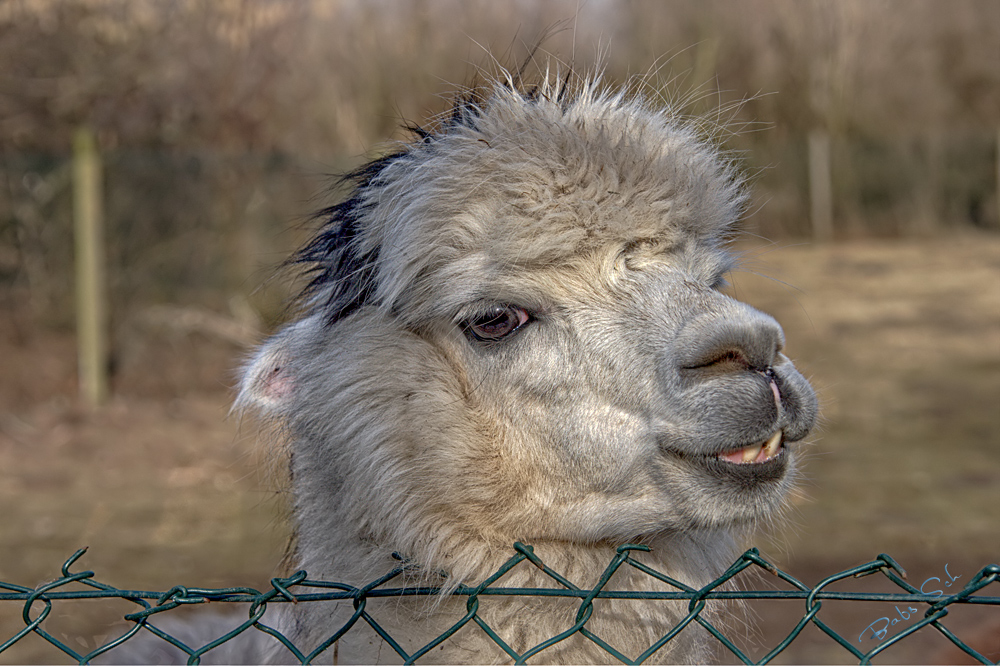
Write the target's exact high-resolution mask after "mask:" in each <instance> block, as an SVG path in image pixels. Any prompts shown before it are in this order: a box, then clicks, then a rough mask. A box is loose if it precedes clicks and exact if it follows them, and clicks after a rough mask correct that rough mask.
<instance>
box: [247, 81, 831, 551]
mask: <svg viewBox="0 0 1000 666" xmlns="http://www.w3.org/2000/svg"><path fill="white" fill-rule="evenodd" d="M570 87H571V86H567V85H565V84H564V83H562V82H560V83H553V84H543V85H541V86H539V87H537V88H534V89H532V90H531V91H529V92H525V91H522V90H517V89H516V87H515V86H509V85H502V84H497V85H495V86H494V87H493V88H492V89H491V90H490V91H489V92H488V93H487V94H483V95H477V96H470V97H469V98H468V99H466V100H464V101H462V102H460V103H459V104H458V105H457V106H456V109H455V112H454V113H453V115H452V116H451V117H450V118H449V119H448V120H445V121H443V122H442V123H441V124H440V126H439V127H437V128H436V129H435V130H433V131H428V132H424V131H418V134H419V139H418V140H417V141H415V142H413V143H412V144H408V145H405V146H403V147H402V148H401V149H400V150H399V151H398V152H396V153H393V154H391V155H388V156H386V157H383V158H381V159H378V160H375V161H374V162H372V163H370V164H369V165H367V166H365V167H363V168H362V169H360V170H359V171H358V172H356V173H355V174H353V176H352V180H351V182H352V188H353V189H352V191H351V193H350V195H349V196H348V197H347V198H346V199H345V200H344V201H343V202H342V203H340V204H338V205H336V206H334V207H333V208H331V209H329V210H328V211H327V212H326V216H327V221H326V224H325V226H324V227H323V229H322V230H321V231H320V233H319V234H318V235H317V236H316V238H315V239H314V240H313V241H312V242H311V243H310V244H309V245H308V246H307V247H306V248H305V249H304V250H303V252H302V254H301V255H300V258H301V259H302V261H304V262H307V263H308V264H309V265H310V268H311V269H312V270H313V271H314V274H313V275H314V280H313V282H312V284H311V286H310V287H309V289H308V291H307V300H306V312H305V313H304V315H303V316H302V318H300V319H299V320H298V321H296V322H294V323H292V324H291V325H289V326H288V327H287V328H285V329H284V330H283V331H281V332H279V333H278V334H276V335H275V336H274V337H273V338H272V339H271V340H269V341H268V342H267V343H265V345H264V346H263V347H262V349H261V350H260V352H259V353H258V355H257V357H256V359H255V360H254V361H253V362H252V363H251V365H250V366H249V367H248V369H247V372H246V376H245V379H244V385H243V393H242V397H241V400H242V402H243V403H244V404H247V405H250V406H256V407H257V408H259V409H260V410H261V411H263V412H266V413H267V414H270V415H272V416H273V417H274V418H276V419H277V420H278V421H279V422H280V423H281V424H282V425H283V426H284V429H285V432H286V433H287V437H288V440H289V446H290V452H291V456H292V474H293V479H294V480H293V485H294V491H295V498H296V500H295V501H296V512H297V518H298V522H299V529H300V540H301V541H300V548H302V549H303V551H304V553H305V554H304V558H305V559H306V560H313V561H323V556H322V554H321V551H322V549H323V548H324V543H325V542H331V541H332V540H334V539H344V540H351V539H354V540H361V541H364V542H366V543H374V544H380V545H381V546H383V547H386V548H391V549H393V550H397V551H399V552H402V553H404V554H406V555H407V556H409V557H411V558H413V559H415V560H417V561H423V563H425V564H428V565H432V566H437V567H442V566H446V565H448V562H447V558H446V557H445V554H446V553H452V552H457V553H459V554H461V552H462V551H468V550H469V548H470V547H471V546H470V545H469V544H480V545H483V546H485V547H488V548H498V547H503V546H509V545H510V543H511V542H513V541H515V540H521V541H525V542H529V543H531V542H539V541H549V540H554V541H559V542H570V543H579V544H584V543H587V544H589V543H597V542H606V543H615V544H619V543H625V542H628V541H636V540H642V539H648V540H654V539H657V538H660V537H669V536H670V535H672V534H679V533H691V532H692V531H696V530H698V529H703V528H705V529H712V530H718V529H723V530H726V529H729V528H733V529H738V528H741V527H743V526H746V525H748V524H751V523H753V522H755V521H757V520H759V519H762V518H763V519H766V518H767V517H769V516H770V515H771V514H772V513H773V512H775V511H777V510H778V509H779V508H780V506H781V504H782V500H783V498H784V496H785V494H786V492H787V490H788V487H789V484H790V478H791V476H792V475H793V472H794V469H795V464H796V445H795V443H796V442H798V441H799V440H801V439H802V438H803V437H804V436H805V435H806V434H807V432H808V431H809V429H810V428H811V427H812V425H813V423H814V420H815V417H816V400H815V397H814V394H813V391H812V389H811V388H810V386H809V384H808V383H807V382H806V380H805V379H804V378H803V377H802V376H801V375H800V374H799V373H798V372H797V371H796V369H795V368H794V366H793V365H792V363H791V362H790V361H789V360H788V359H787V358H786V357H785V356H784V355H783V354H782V347H783V335H782V331H781V328H780V327H779V325H778V324H777V322H775V321H774V320H773V319H772V318H770V317H769V316H767V315H765V314H763V313H761V312H758V311H756V310H754V309H753V308H751V307H749V306H747V305H745V304H742V303H740V302H737V301H735V300H733V299H732V298H729V297H728V296H726V295H724V294H723V293H721V292H720V291H719V288H720V287H721V286H722V285H723V284H724V276H725V275H726V274H727V272H729V271H730V270H731V269H732V268H733V266H734V262H733V258H732V257H731V256H730V254H728V253H727V250H726V243H727V240H728V238H729V237H730V234H731V232H732V228H733V225H734V224H735V223H736V221H737V219H738V217H739V216H740V213H741V210H742V206H743V205H744V199H745V196H744V191H743V186H742V183H741V181H740V180H739V178H738V177H737V175H736V174H735V172H734V171H733V170H732V169H731V167H730V166H729V164H728V163H727V162H726V160H725V159H724V158H723V157H722V156H720V153H719V152H718V150H717V149H716V148H714V147H713V146H712V145H711V144H710V143H709V142H706V141H703V140H702V139H700V138H699V135H698V133H697V131H696V129H695V128H693V127H692V126H690V125H687V124H685V123H684V122H683V121H681V120H679V119H678V118H677V117H676V116H673V115H671V113H670V112H668V111H661V110H655V109H653V108H651V107H650V106H649V105H648V104H646V103H644V102H642V101H641V100H639V99H637V98H635V97H634V96H630V95H628V94H625V93H613V92H607V91H603V90H601V89H600V87H599V85H598V84H597V83H593V82H591V83H581V84H579V85H578V87H577V88H576V89H570ZM335 535H336V536H335ZM309 553H312V555H309ZM453 564H454V565H455V566H459V565H458V564H457V563H453Z"/></svg>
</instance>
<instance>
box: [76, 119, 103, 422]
mask: <svg viewBox="0 0 1000 666" xmlns="http://www.w3.org/2000/svg"><path fill="white" fill-rule="evenodd" d="M102 190H103V187H102V183H101V157H100V154H99V153H98V151H97V142H96V140H95V138H94V134H93V132H92V131H90V130H89V129H87V128H80V129H79V130H77V132H76V134H75V135H74V137H73V218H74V219H73V229H74V242H75V243H74V244H75V256H76V331H77V355H78V361H79V366H78V367H79V380H80V396H81V398H82V399H83V400H84V402H85V403H87V404H88V405H89V406H91V407H96V406H98V405H101V404H102V403H104V401H105V400H106V398H107V395H108V350H107V296H106V289H105V278H104V220H103V211H102V197H103V192H102Z"/></svg>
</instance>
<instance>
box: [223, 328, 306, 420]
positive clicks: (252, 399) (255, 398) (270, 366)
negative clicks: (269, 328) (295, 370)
mask: <svg viewBox="0 0 1000 666" xmlns="http://www.w3.org/2000/svg"><path fill="white" fill-rule="evenodd" d="M287 343H288V336H285V335H280V334H279V335H276V336H274V337H272V338H271V339H270V340H268V341H267V342H266V343H264V345H263V346H261V347H260V349H258V350H257V355H256V356H254V358H253V360H251V361H250V363H249V365H247V366H246V367H245V368H244V369H243V378H242V381H241V382H240V393H239V396H237V398H236V407H237V409H243V410H245V409H255V410H257V411H259V412H260V413H261V414H280V413H282V412H284V411H285V409H286V408H287V407H288V406H289V404H290V403H291V400H292V396H293V394H294V392H295V379H294V377H293V376H292V372H291V368H290V367H289V366H288V361H289V359H290V358H291V357H290V355H289V354H288V350H287Z"/></svg>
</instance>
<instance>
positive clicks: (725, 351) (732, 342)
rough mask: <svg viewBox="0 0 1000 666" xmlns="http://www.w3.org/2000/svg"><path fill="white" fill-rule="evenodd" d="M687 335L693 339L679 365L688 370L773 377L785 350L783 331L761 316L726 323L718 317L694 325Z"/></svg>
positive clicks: (760, 314) (731, 319)
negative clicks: (749, 373)
mask: <svg viewBox="0 0 1000 666" xmlns="http://www.w3.org/2000/svg"><path fill="white" fill-rule="evenodd" d="M741 314H742V313H741ZM685 333H687V334H689V335H690V336H691V338H689V339H690V340H691V344H690V347H689V353H688V354H685V355H684V357H683V359H682V362H681V363H680V365H681V367H682V368H684V369H687V370H693V369H707V370H711V371H712V372H713V373H714V372H743V371H747V370H751V371H756V372H760V373H763V374H765V375H767V376H768V377H771V375H768V373H772V374H773V371H772V370H771V368H772V366H773V365H774V364H775V362H776V361H777V360H778V356H779V354H780V353H781V348H782V347H783V346H784V339H783V334H782V332H781V327H780V326H778V323H777V322H776V321H774V320H773V319H771V318H770V317H768V316H767V315H764V314H762V313H759V312H751V313H749V315H748V316H745V317H740V318H730V319H729V320H728V321H724V322H720V321H719V319H718V318H717V317H710V318H706V319H702V320H699V321H696V322H692V324H690V325H689V326H688V327H686V330H685ZM684 337H687V336H686V335H685V336H684Z"/></svg>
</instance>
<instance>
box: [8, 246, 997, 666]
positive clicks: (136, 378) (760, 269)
mask: <svg viewBox="0 0 1000 666" xmlns="http://www.w3.org/2000/svg"><path fill="white" fill-rule="evenodd" d="M746 268H747V270H748V271H753V272H757V273H760V274H762V275H766V276H769V277H770V278H774V279H765V278H762V277H759V276H758V275H755V274H754V273H753V272H741V273H739V274H737V275H736V276H735V280H734V286H733V290H734V292H735V293H736V295H737V296H739V297H740V298H742V299H744V300H747V301H749V302H750V303H752V304H754V305H756V306H758V307H760V308H761V309H763V310H765V311H768V312H770V313H772V314H774V315H776V316H777V317H778V319H779V320H780V321H781V322H782V324H783V325H784V327H785V331H786V335H787V337H788V349H787V351H788V354H789V355H790V356H792V357H793V358H794V359H796V361H797V364H798V365H799V367H800V368H801V369H802V370H803V371H804V373H805V374H806V375H807V376H808V377H810V378H811V379H812V381H813V382H814V384H815V386H816V387H817V389H818V391H819V394H820V397H821V402H822V406H823V413H824V422H823V424H822V426H821V427H820V428H819V429H818V432H817V433H816V436H815V437H814V438H813V439H814V441H815V444H814V445H813V446H811V447H810V448H809V453H808V456H807V457H808V459H807V461H806V467H805V469H806V478H805V479H804V480H803V483H802V484H801V492H799V493H798V494H797V495H796V496H795V497H794V503H793V504H794V507H793V511H792V514H791V524H790V527H788V529H786V530H784V531H782V532H780V533H779V534H777V535H775V537H774V538H773V539H770V540H766V539H762V540H761V541H760V547H761V550H762V552H763V554H764V555H765V557H767V558H768V559H770V560H771V561H772V562H775V563H776V564H777V565H778V566H780V567H782V568H783V569H784V570H786V571H788V572H789V573H791V574H792V575H794V576H796V577H798V578H799V579H800V580H802V581H803V582H806V583H807V584H815V583H816V582H818V581H819V580H820V579H822V578H823V577H825V576H826V575H829V574H831V573H835V572H837V571H840V570H842V569H845V568H847V567H849V566H853V565H856V564H860V563H862V562H864V561H867V560H870V559H873V558H874V557H875V556H876V555H877V554H878V553H882V552H886V553H889V554H891V555H892V556H893V557H895V558H896V559H897V560H898V561H899V562H900V563H901V564H902V565H903V566H904V567H906V568H907V570H908V571H909V580H910V582H911V583H915V584H916V585H917V586H919V585H920V583H921V582H923V581H924V580H926V579H927V578H929V577H931V576H938V577H943V573H944V567H945V565H947V566H948V571H949V572H950V573H951V574H952V575H960V576H962V578H960V579H959V583H961V582H963V581H967V580H968V579H969V578H971V577H972V576H973V575H974V574H975V572H976V571H977V570H978V569H980V568H981V567H982V566H984V565H986V564H990V563H998V562H1000V528H998V527H997V525H998V524H1000V501H998V500H1000V434H998V433H1000V237H997V236H967V237H959V238H954V239H948V240H942V239H931V240H919V241H885V242H875V241H867V242H851V243H844V244H836V245H830V246H827V247H811V246H808V245H803V246H792V247H787V246H786V247H781V246H775V247H773V248H764V249H761V248H760V247H759V246H758V248H757V249H755V250H750V251H749V252H748V254H747V261H746ZM12 321H19V320H18V319H17V317H16V316H13V314H12V318H8V319H7V320H5V321H4V322H2V323H0V329H2V330H0V358H2V359H4V360H3V373H2V376H0V377H2V378H0V580H2V581H7V582H13V583H18V584H22V585H27V586H34V585H37V584H39V583H41V582H43V581H46V580H50V579H52V578H54V577H56V576H57V575H58V570H59V566H60V565H61V563H62V561H63V560H64V559H65V558H66V557H68V556H69V555H70V554H71V553H72V552H73V551H75V550H76V549H77V548H80V547H82V546H90V550H89V551H88V553H87V554H86V555H85V556H84V558H83V559H82V560H80V562H79V563H78V564H76V565H75V567H74V570H75V571H79V570H82V569H91V570H94V571H95V572H97V578H98V579H99V580H101V581H104V582H107V583H110V584H112V585H115V586H117V587H127V588H133V589H135V588H138V589H157V590H165V589H168V588H169V587H171V586H173V585H175V584H179V583H183V584H186V585H198V586H223V585H237V584H238V585H249V586H252V587H257V588H261V587H265V586H266V585H267V580H268V579H269V578H270V577H271V576H273V575H276V573H277V572H278V570H277V564H278V561H279V559H280V555H281V551H282V547H283V543H284V540H285V537H286V534H285V529H284V527H283V523H282V520H281V515H282V510H283V505H282V500H281V497H280V495H279V494H277V493H276V492H275V488H276V485H277V484H275V483H274V482H273V480H271V479H270V478H269V477H268V475H267V474H266V473H262V472H261V471H260V468H261V464H262V461H263V459H264V458H266V456H265V455H262V454H261V453H260V452H259V451H258V450H257V445H256V441H255V437H254V435H253V432H252V429H250V428H249V427H247V428H244V431H243V432H241V431H240V428H239V424H238V422H237V421H236V420H235V419H234V418H232V417H227V410H228V404H229V400H230V394H229V392H228V390H227V388H226V386H227V384H229V383H230V377H231V373H230V369H231V368H232V367H234V366H235V365H236V364H237V363H238V359H239V357H240V355H241V351H240V350H238V349H237V348H235V347H234V346H231V344H229V343H224V342H220V341H218V340H215V339H213V338H210V337H205V336H204V335H201V334H199V333H192V334H188V335H182V336H178V335H177V334H176V332H175V333H172V334H166V333H162V334H158V333H157V332H156V331H150V330H146V331H144V332H143V333H142V334H141V336H140V337H141V340H140V341H141V344H131V346H130V347H129V349H130V350H132V351H131V352H130V355H127V357H126V358H124V359H122V363H121V365H120V367H119V377H118V380H117V395H116V397H115V398H114V399H113V400H112V401H111V403H110V404H109V405H108V406H107V407H105V408H103V409H101V410H99V411H97V412H93V413H91V412H88V411H86V410H84V409H82V408H80V407H79V406H78V405H77V404H76V403H75V400H74V398H73V395H74V388H75V379H74V373H75V368H74V363H75V361H74V352H73V346H72V344H73V343H72V336H71V335H70V334H69V333H52V332H32V333H31V334H30V335H27V336H26V337H25V336H23V335H22V336H18V335H16V334H15V327H13V326H12V325H10V322H12ZM21 332H22V334H23V330H22V331H21ZM136 335H137V336H139V333H136ZM136 350H138V351H136ZM186 378H187V379H186ZM879 578H881V577H879ZM833 589H845V590H846V589H852V590H859V591H867V590H882V589H884V590H886V591H888V590H889V589H890V588H889V587H886V586H885V585H882V583H881V582H880V581H877V580H876V579H875V577H870V578H864V579H860V580H852V581H850V582H849V583H844V584H838V585H837V586H836V587H835V588H833ZM991 590H992V592H991V594H992V595H994V596H1000V584H995V585H994V586H992V588H991ZM36 608H37V607H36ZM754 608H755V611H756V615H757V616H758V620H757V624H758V625H759V626H760V627H761V629H760V630H759V631H758V635H762V636H763V637H764V638H763V639H762V640H763V642H764V644H766V645H767V646H772V645H774V644H775V643H776V642H777V640H778V639H779V638H780V636H781V635H783V634H784V633H787V632H788V631H789V630H791V628H792V627H793V626H794V624H795V622H796V620H797V619H798V618H799V617H801V615H802V613H803V609H804V603H802V602H772V603H769V604H760V605H757V606H755V607H754ZM35 612H37V611H35ZM125 612H130V608H128V607H126V606H121V605H118V606H115V605H110V606H109V605H107V604H102V603H101V602H89V601H88V602H74V605H70V604H68V603H61V604H59V603H57V604H56V605H55V606H54V607H53V611H52V615H51V616H50V618H49V619H48V620H47V621H46V625H45V626H46V628H47V629H48V630H49V631H50V632H51V633H53V635H55V636H57V637H60V638H62V639H64V640H66V641H67V642H68V643H69V644H71V645H73V646H74V647H77V648H78V649H83V648H84V647H85V646H87V645H92V644H93V639H92V637H91V636H90V634H92V633H93V631H95V629H94V627H100V626H101V624H102V623H104V622H106V621H110V620H112V619H113V618H114V617H120V616H121V615H122V614H123V613H125ZM893 612H894V610H893V608H892V607H891V605H889V606H886V605H885V604H877V603H872V604H866V605H860V604H850V605H848V604H845V603H843V602H842V603H840V604H839V605H838V604H836V603H834V602H826V603H825V604H824V607H823V611H822V613H821V614H820V618H821V619H825V620H826V621H827V622H828V624H831V625H832V626H833V627H834V628H836V629H838V630H839V631H841V632H842V633H843V634H844V636H845V637H846V638H847V639H848V640H850V641H853V643H854V644H855V645H856V646H859V647H861V648H862V649H871V648H872V647H874V646H875V645H876V642H875V641H874V640H872V639H869V638H865V639H862V641H860V642H859V640H858V637H859V635H860V634H861V633H862V631H863V630H864V628H865V627H866V626H867V625H869V624H871V623H872V622H873V621H875V620H877V619H878V618H879V617H882V616H886V615H891V614H892V613H893ZM921 612H922V611H921ZM20 615H21V607H20V605H19V604H16V603H12V602H0V643H2V641H4V640H6V639H7V638H8V637H10V636H12V635H13V634H14V633H16V632H17V631H18V630H19V629H20V628H21V627H23V624H22V621H21V618H20ZM946 624H947V625H948V626H949V627H951V628H953V629H954V630H955V631H956V632H957V633H958V634H959V636H961V637H963V638H967V639H968V640H970V641H975V642H976V645H977V646H978V647H979V649H981V650H994V652H993V653H992V654H991V658H992V659H993V660H997V659H1000V643H998V637H1000V607H977V608H970V607H965V608H961V609H957V610H955V611H953V613H952V614H951V615H950V616H949V618H948V620H947V621H946ZM97 631H101V630H100V629H97ZM102 633H103V632H102ZM99 638H100V637H99ZM947 649H948V644H947V642H946V641H945V640H944V639H943V638H941V636H940V635H939V634H937V632H933V631H932V630H931V631H928V630H924V631H921V632H920V633H919V634H917V635H916V636H914V637H911V638H909V639H907V640H906V641H904V642H903V643H902V644H900V645H897V646H895V647H893V648H891V649H890V650H889V651H888V652H887V653H885V656H884V657H880V658H877V659H876V663H906V662H909V663H918V662H924V663H927V662H935V661H955V660H958V659H959V658H960V655H959V654H957V653H949V652H948V651H947ZM766 651H767V650H766V649H752V650H751V655H752V656H754V658H756V659H760V658H761V657H762V656H763V655H764V654H765V653H766ZM849 657H850V655H849V654H848V653H847V652H846V651H844V650H843V649H842V648H840V647H839V646H837V645H836V644H835V643H834V642H833V641H832V639H829V638H827V637H825V635H823V634H821V633H820V632H819V631H818V630H814V628H811V629H808V630H807V631H806V632H805V633H804V634H803V636H802V637H800V638H799V639H798V640H797V641H795V642H794V643H793V644H792V646H791V647H790V648H789V649H788V650H787V651H786V652H785V653H783V654H782V655H780V656H779V658H778V661H779V662H784V663H794V662H813V663H816V662H825V663H844V662H849V661H851V659H850V658H849ZM55 661H62V659H61V654H60V653H59V652H58V651H56V650H55V649H53V648H51V647H49V646H47V645H45V644H44V643H43V642H42V641H41V640H39V639H38V638H37V637H34V636H32V637H29V639H26V640H24V641H22V642H21V643H19V644H18V645H17V646H16V647H15V648H12V649H11V650H9V651H7V652H5V653H3V654H0V662H4V663H11V662H55Z"/></svg>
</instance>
